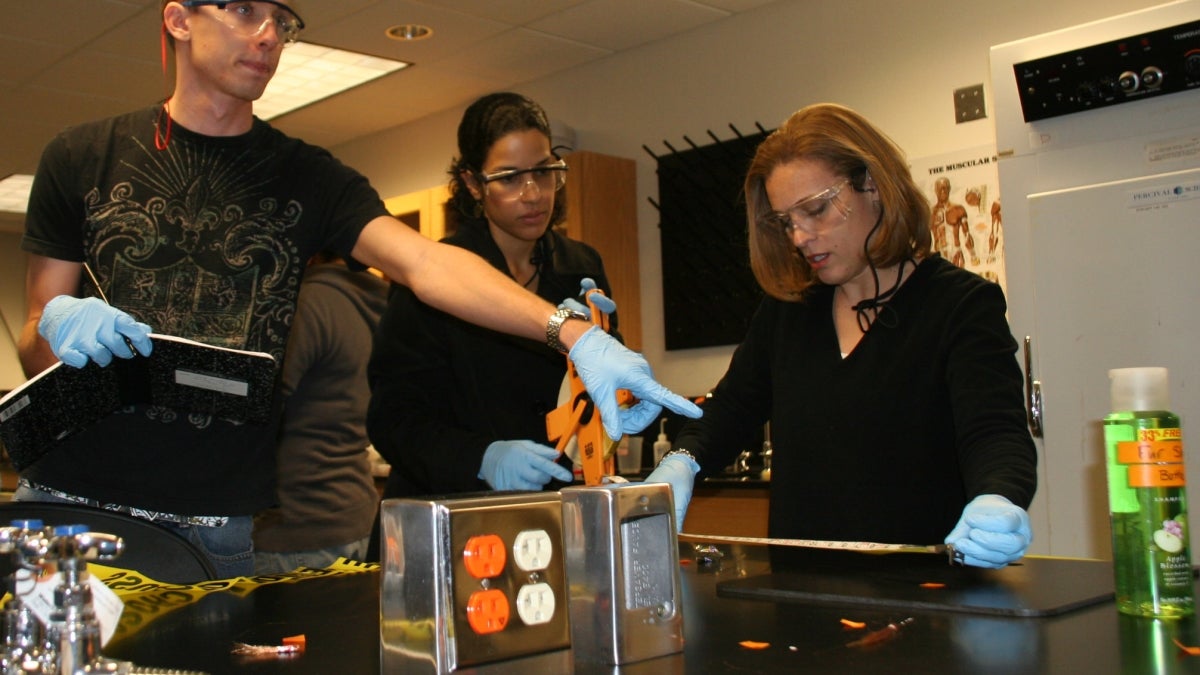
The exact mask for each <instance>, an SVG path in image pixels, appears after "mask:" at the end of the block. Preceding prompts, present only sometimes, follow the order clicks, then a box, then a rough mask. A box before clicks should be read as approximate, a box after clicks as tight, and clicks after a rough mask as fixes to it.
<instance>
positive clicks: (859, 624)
mask: <svg viewBox="0 0 1200 675" xmlns="http://www.w3.org/2000/svg"><path fill="white" fill-rule="evenodd" d="M842 625H843V626H845V627H846V628H853V629H855V630H858V629H860V628H866V627H867V624H866V622H864V621H851V620H850V619H842Z"/></svg>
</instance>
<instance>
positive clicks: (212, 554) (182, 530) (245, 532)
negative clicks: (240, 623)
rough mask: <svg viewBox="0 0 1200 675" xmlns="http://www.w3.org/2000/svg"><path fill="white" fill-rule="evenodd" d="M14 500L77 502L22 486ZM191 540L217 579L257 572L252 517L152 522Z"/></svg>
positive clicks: (245, 575)
mask: <svg viewBox="0 0 1200 675" xmlns="http://www.w3.org/2000/svg"><path fill="white" fill-rule="evenodd" d="M13 501H15V502H21V501H25V502H58V503H60V504H71V503H74V502H72V501H71V500H69V499H63V498H62V497H58V496H56V495H52V494H49V493H46V492H42V491H41V490H35V489H32V488H29V487H27V486H24V485H22V486H20V487H18V488H17V491H16V492H14V493H13ZM151 522H153V523H154V524H155V525H158V526H160V527H164V528H166V529H168V530H171V531H172V532H174V533H176V534H178V535H179V536H181V537H183V538H184V539H186V540H188V541H189V542H191V544H192V545H193V546H195V547H196V548H197V549H199V550H200V552H201V553H203V554H204V556H205V557H206V558H208V560H209V562H211V563H212V566H213V568H214V569H216V572H217V578H218V579H232V578H234V577H248V576H250V575H252V574H254V541H253V539H252V537H251V533H252V531H253V528H254V517H253V516H230V517H229V522H227V523H226V524H225V525H224V526H222V527H205V526H202V525H188V524H184V523H173V522H169V521H162V520H156V521H151Z"/></svg>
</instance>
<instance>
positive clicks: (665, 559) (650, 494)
mask: <svg viewBox="0 0 1200 675" xmlns="http://www.w3.org/2000/svg"><path fill="white" fill-rule="evenodd" d="M561 495H562V525H563V543H564V546H565V547H566V559H567V576H568V578H569V579H570V580H571V600H570V605H571V633H572V638H573V644H574V649H573V651H574V654H575V661H576V662H582V663H602V664H610V665H621V664H626V663H632V662H635V661H642V660H644V659H650V658H654V657H658V656H665V655H667V654H675V653H678V652H681V651H683V609H682V607H681V606H680V602H681V593H682V591H681V588H680V583H679V549H678V544H677V539H676V536H675V527H674V524H673V520H674V507H673V506H672V501H671V490H670V488H669V487H668V486H667V485H665V484H663V483H651V484H645V483H617V484H608V485H600V486H591V487H568V488H564V489H563V490H562V492H561Z"/></svg>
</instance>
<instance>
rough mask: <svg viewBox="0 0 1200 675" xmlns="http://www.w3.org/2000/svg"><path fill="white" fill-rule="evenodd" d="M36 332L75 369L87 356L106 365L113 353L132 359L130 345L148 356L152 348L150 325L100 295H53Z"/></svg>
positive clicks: (99, 363) (132, 354) (84, 362)
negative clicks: (79, 296)
mask: <svg viewBox="0 0 1200 675" xmlns="http://www.w3.org/2000/svg"><path fill="white" fill-rule="evenodd" d="M38 333H40V334H41V336H42V337H44V338H46V341H47V342H49V343H50V349H52V350H53V351H54V355H55V356H57V357H58V358H59V360H61V361H62V362H63V363H65V364H67V365H68V366H72V367H74V368H82V367H84V366H86V365H87V362H88V359H89V358H90V359H91V360H93V361H95V362H96V363H97V364H98V365H101V366H107V365H108V364H109V363H111V362H112V357H113V355H114V354H115V355H117V356H119V357H121V358H123V359H131V358H133V357H134V356H135V354H134V352H133V351H132V350H130V348H129V346H130V344H132V345H133V348H134V349H136V350H137V352H138V353H139V354H141V355H143V356H149V354H150V350H152V349H153V348H154V344H153V343H152V342H151V341H150V326H147V325H146V324H144V323H141V322H138V321H135V320H134V318H133V317H132V316H129V315H128V314H126V313H125V312H122V311H121V310H119V309H117V308H115V307H112V306H110V305H108V304H107V303H105V302H104V301H103V300H101V299H99V298H76V297H72V296H70V295H60V296H58V297H55V298H53V299H52V300H50V302H48V303H46V307H45V309H44V310H42V318H41V320H40V321H38ZM126 338H128V340H129V342H128V343H126Z"/></svg>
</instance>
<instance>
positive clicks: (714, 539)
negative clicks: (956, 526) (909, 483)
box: [679, 532, 961, 563]
mask: <svg viewBox="0 0 1200 675" xmlns="http://www.w3.org/2000/svg"><path fill="white" fill-rule="evenodd" d="M679 539H680V540H681V541H695V542H705V543H711V544H767V545H770V546H793V547H798V548H819V549H825V550H833V551H856V552H858V553H944V554H945V555H946V556H948V557H949V558H950V562H951V563H961V560H960V558H961V556H960V554H958V552H957V551H955V550H954V547H953V546H950V545H949V544H929V545H922V544H883V543H879V542H874V541H828V540H822V539H780V538H775V537H737V536H732V535H720V534H694V533H691V532H680V533H679Z"/></svg>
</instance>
